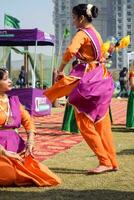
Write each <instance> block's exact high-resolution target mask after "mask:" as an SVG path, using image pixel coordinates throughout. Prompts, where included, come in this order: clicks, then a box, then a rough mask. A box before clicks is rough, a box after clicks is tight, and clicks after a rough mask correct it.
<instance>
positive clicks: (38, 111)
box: [8, 88, 52, 116]
mask: <svg viewBox="0 0 134 200" xmlns="http://www.w3.org/2000/svg"><path fill="white" fill-rule="evenodd" d="M43 92H44V90H41V89H37V88H22V89H20V88H19V89H18V88H17V89H12V90H11V91H10V92H8V94H9V95H10V96H18V97H19V100H20V102H21V103H22V104H23V105H24V106H25V108H26V110H28V112H29V113H30V115H32V116H44V115H49V114H51V107H52V105H51V103H50V101H49V99H48V98H47V97H46V96H45V95H43Z"/></svg>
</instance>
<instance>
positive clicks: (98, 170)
mask: <svg viewBox="0 0 134 200" xmlns="http://www.w3.org/2000/svg"><path fill="white" fill-rule="evenodd" d="M112 171H116V168H115V169H114V168H113V167H111V166H105V165H99V166H98V167H96V168H95V169H91V170H88V171H87V174H89V175H90V174H102V173H106V172H112Z"/></svg>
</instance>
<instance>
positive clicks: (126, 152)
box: [117, 149, 134, 155]
mask: <svg viewBox="0 0 134 200" xmlns="http://www.w3.org/2000/svg"><path fill="white" fill-rule="evenodd" d="M117 155H134V149H124V150H122V151H120V152H118V153H117Z"/></svg>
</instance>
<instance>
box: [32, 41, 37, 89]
mask: <svg viewBox="0 0 134 200" xmlns="http://www.w3.org/2000/svg"><path fill="white" fill-rule="evenodd" d="M37 42H38V41H37V40H36V42H35V53H34V69H33V71H32V87H33V88H35V85H36V84H35V82H36V75H35V68H36V64H37Z"/></svg>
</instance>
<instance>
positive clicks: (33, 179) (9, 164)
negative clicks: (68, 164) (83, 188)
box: [0, 101, 61, 186]
mask: <svg viewBox="0 0 134 200" xmlns="http://www.w3.org/2000/svg"><path fill="white" fill-rule="evenodd" d="M17 102H18V101H17ZM18 108H19V114H20V119H21V124H22V125H23V126H24V128H25V129H26V132H27V133H29V132H30V131H35V127H34V124H33V122H32V120H31V117H30V115H29V113H28V112H27V111H26V110H25V109H24V108H23V106H22V105H21V104H18ZM10 109H11V107H10ZM4 110H7V103H5V102H4V101H3V102H2V101H0V148H1V147H2V146H4V145H3V144H5V143H7V145H6V144H5V146H4V148H5V149H6V150H8V149H7V148H8V139H10V138H7V139H5V134H7V133H8V132H9V133H11V134H10V135H9V136H11V137H12V133H13V134H14V135H15V136H17V135H18V133H16V132H15V129H14V128H15V127H14V128H5V122H6V121H7V115H6V112H4ZM19 114H18V115H19ZM8 118H9V117H8ZM8 120H11V119H8ZM17 128H18V127H17ZM10 131H14V132H10ZM17 137H18V138H19V137H20V136H17ZM4 140H5V142H4V143H2V142H3V141H4ZM11 140H12V138H11ZM11 142H12V141H11ZM21 142H22V139H21ZM11 145H12V144H11ZM11 145H10V144H9V146H11ZM14 145H16V144H15V143H13V146H14ZM6 146H7V148H6ZM14 152H15V151H14ZM17 153H19V152H17ZM0 172H1V173H0V186H12V185H16V186H25V185H37V186H54V185H57V184H59V183H60V182H61V181H60V179H59V178H58V177H57V176H56V175H55V174H54V173H52V172H51V171H50V170H49V169H48V168H47V167H46V166H44V165H43V164H41V163H38V162H37V161H36V160H34V159H33V157H32V156H31V155H29V156H27V157H25V158H24V162H23V163H22V162H20V161H19V160H16V159H15V158H10V157H7V156H5V155H4V154H1V151H0Z"/></svg>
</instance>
